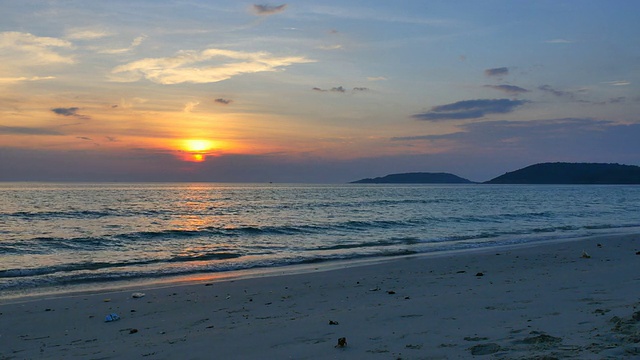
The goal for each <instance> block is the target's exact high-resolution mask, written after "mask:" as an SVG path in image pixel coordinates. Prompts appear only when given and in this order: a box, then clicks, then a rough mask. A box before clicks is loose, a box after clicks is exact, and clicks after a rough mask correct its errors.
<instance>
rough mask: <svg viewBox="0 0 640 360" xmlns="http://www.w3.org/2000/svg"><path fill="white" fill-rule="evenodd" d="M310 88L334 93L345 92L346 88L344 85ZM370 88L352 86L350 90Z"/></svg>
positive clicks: (356, 90)
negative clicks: (328, 87)
mask: <svg viewBox="0 0 640 360" xmlns="http://www.w3.org/2000/svg"><path fill="white" fill-rule="evenodd" d="M311 90H313V91H317V92H336V93H343V94H344V93H346V92H347V89H346V88H345V87H344V86H336V87H332V88H331V89H322V88H319V87H314V88H312V89H311ZM369 90H370V89H369V88H367V87H354V88H353V89H352V90H351V91H352V92H363V91H369Z"/></svg>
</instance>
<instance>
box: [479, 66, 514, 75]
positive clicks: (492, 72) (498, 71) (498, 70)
mask: <svg viewBox="0 0 640 360" xmlns="http://www.w3.org/2000/svg"><path fill="white" fill-rule="evenodd" d="M484 74H485V75H487V76H504V75H509V68H507V67H500V68H494V69H486V70H485V71H484Z"/></svg>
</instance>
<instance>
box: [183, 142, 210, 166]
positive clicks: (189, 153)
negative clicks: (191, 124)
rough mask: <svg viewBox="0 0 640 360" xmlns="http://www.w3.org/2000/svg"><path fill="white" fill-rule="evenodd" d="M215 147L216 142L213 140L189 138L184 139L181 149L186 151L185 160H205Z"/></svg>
mask: <svg viewBox="0 0 640 360" xmlns="http://www.w3.org/2000/svg"><path fill="white" fill-rule="evenodd" d="M214 147H215V143H214V142H213V141H211V140H202V139H187V140H184V141H182V144H181V146H180V149H181V150H182V151H184V152H185V153H186V154H185V156H184V157H183V160H186V161H192V162H203V161H204V160H205V158H206V155H207V154H209V152H210V151H211V150H213V148H214Z"/></svg>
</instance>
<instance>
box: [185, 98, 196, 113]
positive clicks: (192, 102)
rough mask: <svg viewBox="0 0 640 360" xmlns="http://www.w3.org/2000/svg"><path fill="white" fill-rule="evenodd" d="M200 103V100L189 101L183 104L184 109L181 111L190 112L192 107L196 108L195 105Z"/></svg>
mask: <svg viewBox="0 0 640 360" xmlns="http://www.w3.org/2000/svg"><path fill="white" fill-rule="evenodd" d="M198 105H200V101H189V102H188V103H186V104H185V105H184V109H183V110H182V111H184V112H186V113H190V112H192V111H193V109H195V108H196V106H198Z"/></svg>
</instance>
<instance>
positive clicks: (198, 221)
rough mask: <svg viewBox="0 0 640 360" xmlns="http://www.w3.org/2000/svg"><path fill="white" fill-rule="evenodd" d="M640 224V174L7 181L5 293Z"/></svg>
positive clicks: (1, 279)
mask: <svg viewBox="0 0 640 360" xmlns="http://www.w3.org/2000/svg"><path fill="white" fill-rule="evenodd" d="M639 229H640V186H595V185H580V186H570V185H562V186H555V185H483V184H473V185H356V184H345V185H283V184H215V183H194V184H188V183H135V184H122V183H108V184H77V183H0V297H2V296H3V295H4V296H8V295H10V294H15V293H16V292H19V293H29V292H30V291H42V290H43V289H48V288H59V287H61V286H87V285H95V284H107V285H108V284H110V283H113V282H114V281H122V280H136V279H137V280H153V279H167V278H170V277H175V276H184V275H190V274H214V273H220V272H228V271H233V270H242V269H270V268H274V267H282V266H287V265H293V264H305V263H318V262H329V261H335V260H339V259H342V260H348V259H360V258H367V257H389V256H400V255H407V254H417V253H428V252H438V251H445V250H456V249H470V248H482V247H495V246H499V245H504V244H518V243H531V242H537V241H543V240H549V239H561V238H572V237H582V236H589V235H597V234H609V233H621V232H638V230H639Z"/></svg>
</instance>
